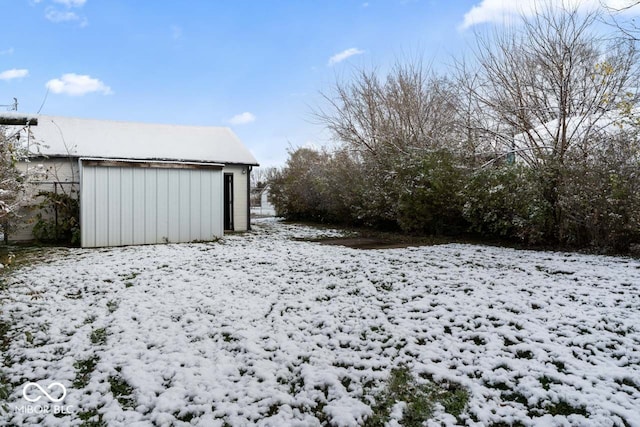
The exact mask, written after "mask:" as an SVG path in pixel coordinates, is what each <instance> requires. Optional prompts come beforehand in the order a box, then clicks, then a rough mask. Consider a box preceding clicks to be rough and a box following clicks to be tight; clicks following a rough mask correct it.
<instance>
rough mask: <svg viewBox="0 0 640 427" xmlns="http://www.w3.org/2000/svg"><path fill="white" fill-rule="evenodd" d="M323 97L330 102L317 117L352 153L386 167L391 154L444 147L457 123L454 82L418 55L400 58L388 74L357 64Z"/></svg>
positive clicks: (408, 154)
mask: <svg viewBox="0 0 640 427" xmlns="http://www.w3.org/2000/svg"><path fill="white" fill-rule="evenodd" d="M323 97H324V99H325V101H326V102H327V104H328V106H329V107H328V108H327V109H318V110H317V111H316V112H315V116H316V118H317V119H318V120H319V121H320V122H321V123H322V124H324V125H325V126H327V128H328V129H329V130H330V131H331V132H332V133H333V136H334V138H335V139H336V140H337V141H338V142H340V143H344V144H346V146H347V147H348V148H349V149H350V150H351V151H352V152H353V153H354V155H356V156H358V157H360V158H363V159H367V160H369V161H372V162H373V163H374V164H376V165H378V166H382V167H384V168H389V167H390V160H396V159H398V158H407V157H413V156H416V155H417V156H419V155H420V154H423V153H424V152H428V151H431V150H435V149H438V148H441V147H442V146H444V145H446V144H447V143H448V142H449V141H448V140H449V139H450V138H449V135H450V134H451V132H453V129H454V121H453V120H452V118H453V113H454V112H455V104H454V93H453V91H452V90H451V85H450V82H449V81H448V80H446V79H444V78H441V77H438V76H436V75H435V74H434V73H433V72H431V71H430V70H429V69H427V68H425V67H424V66H423V65H422V63H421V62H419V61H414V62H413V63H409V64H396V65H395V66H394V67H393V68H392V70H391V71H390V72H389V74H388V75H387V76H386V78H382V77H381V76H380V75H379V72H378V71H377V70H371V71H369V70H364V69H361V70H358V71H357V72H356V73H355V74H354V76H353V78H352V79H351V80H350V81H349V82H346V83H342V82H338V83H336V85H335V87H334V91H333V92H332V93H324V94H323Z"/></svg>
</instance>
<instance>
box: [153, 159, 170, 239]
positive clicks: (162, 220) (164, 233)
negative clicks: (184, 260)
mask: <svg viewBox="0 0 640 427" xmlns="http://www.w3.org/2000/svg"><path fill="white" fill-rule="evenodd" d="M156 173H157V176H158V181H157V186H156V195H157V204H156V206H157V211H156V218H157V221H158V222H157V224H158V225H157V229H156V243H164V242H167V241H169V170H167V169H158V170H157V171H156Z"/></svg>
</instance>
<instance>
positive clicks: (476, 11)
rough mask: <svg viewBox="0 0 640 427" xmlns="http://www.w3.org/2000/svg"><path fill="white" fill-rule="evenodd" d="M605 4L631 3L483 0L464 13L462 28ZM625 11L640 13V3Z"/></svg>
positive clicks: (624, 0)
mask: <svg viewBox="0 0 640 427" xmlns="http://www.w3.org/2000/svg"><path fill="white" fill-rule="evenodd" d="M603 4H606V6H608V7H611V8H616V9H620V8H622V7H624V6H625V5H629V0H604V1H602V2H601V1H600V0H519V1H514V0H481V1H480V3H479V4H477V5H475V6H473V7H472V8H471V9H470V10H469V11H468V12H467V13H465V14H464V18H463V20H462V23H461V24H460V25H459V29H460V30H465V29H467V28H470V27H472V26H474V25H478V24H484V23H497V24H500V23H506V22H512V21H513V20H514V18H517V17H518V16H520V15H524V16H531V15H534V14H535V13H536V11H537V10H539V9H540V8H541V7H548V6H550V7H552V8H557V9H560V8H563V7H564V8H567V7H568V8H578V9H581V10H594V9H597V8H599V7H602V5H603ZM625 13H636V14H637V13H640V5H637V6H634V7H632V8H631V9H630V10H626V11H625Z"/></svg>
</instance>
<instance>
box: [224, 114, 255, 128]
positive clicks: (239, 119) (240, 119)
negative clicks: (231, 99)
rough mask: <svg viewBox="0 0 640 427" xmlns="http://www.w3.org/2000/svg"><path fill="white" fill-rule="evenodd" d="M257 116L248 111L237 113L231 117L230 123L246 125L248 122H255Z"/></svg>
mask: <svg viewBox="0 0 640 427" xmlns="http://www.w3.org/2000/svg"><path fill="white" fill-rule="evenodd" d="M255 121H256V116H254V115H253V114H251V113H250V112H248V111H245V112H244V113H240V114H236V115H235V116H233V117H231V118H230V119H229V123H231V124H232V125H246V124H247V123H251V122H255Z"/></svg>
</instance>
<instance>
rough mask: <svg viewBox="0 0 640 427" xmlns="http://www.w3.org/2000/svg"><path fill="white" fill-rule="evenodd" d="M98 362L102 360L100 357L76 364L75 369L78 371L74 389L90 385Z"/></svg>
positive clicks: (83, 360) (92, 357) (79, 361)
mask: <svg viewBox="0 0 640 427" xmlns="http://www.w3.org/2000/svg"><path fill="white" fill-rule="evenodd" d="M98 360H100V358H99V357H98V356H91V357H89V358H87V359H81V360H76V361H75V362H74V364H73V367H74V368H75V370H76V377H75V379H74V380H73V383H72V384H73V387H74V388H85V387H86V386H87V385H88V384H89V379H90V378H91V373H93V370H94V369H95V368H96V365H97V364H98Z"/></svg>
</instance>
